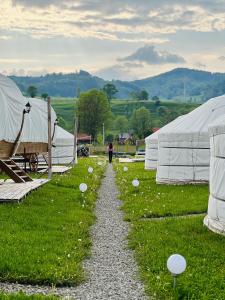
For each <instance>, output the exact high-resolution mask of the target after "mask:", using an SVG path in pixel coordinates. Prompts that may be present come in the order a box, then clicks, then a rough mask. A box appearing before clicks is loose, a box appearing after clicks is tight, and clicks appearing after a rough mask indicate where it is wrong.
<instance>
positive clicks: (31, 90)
mask: <svg viewBox="0 0 225 300" xmlns="http://www.w3.org/2000/svg"><path fill="white" fill-rule="evenodd" d="M27 94H28V96H30V97H31V98H34V97H35V96H36V95H37V88H36V86H34V85H30V86H29V87H28V89H27Z"/></svg>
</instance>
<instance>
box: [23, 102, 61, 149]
mask: <svg viewBox="0 0 225 300" xmlns="http://www.w3.org/2000/svg"><path fill="white" fill-rule="evenodd" d="M25 102H26V103H27V102H29V103H30V105H31V110H30V113H29V114H28V115H27V116H26V117H25V122H24V128H23V132H22V135H21V142H25V141H26V142H27V141H28V142H36V143H48V104H47V102H46V101H44V100H41V99H38V98H25ZM56 119H57V116H56V113H55V111H54V109H53V108H51V121H52V134H53V132H54V126H55V121H56Z"/></svg>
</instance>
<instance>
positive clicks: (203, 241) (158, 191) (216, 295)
mask: <svg viewBox="0 0 225 300" xmlns="http://www.w3.org/2000/svg"><path fill="white" fill-rule="evenodd" d="M114 166H115V169H116V171H117V183H118V185H119V187H120V191H121V199H122V200H123V203H124V204H123V210H124V212H125V218H126V219H127V220H129V221H131V231H130V233H129V237H128V239H129V247H130V248H131V249H133V250H134V252H135V258H136V260H137V263H138V265H139V271H140V276H141V278H142V280H143V282H144V283H145V289H146V292H147V294H148V295H149V297H150V299H153V300H172V299H174V300H178V299H179V300H181V299H185V300H188V299H192V300H213V299H217V300H222V299H225V251H224V247H225V237H224V236H220V235H217V234H215V233H212V232H211V231H209V230H208V229H207V228H206V227H204V226H203V217H204V216H203V215H194V216H189V217H182V218H181V217H179V216H180V215H185V214H193V213H198V212H205V211H206V209H207V204H208V187H207V186H188V185H185V186H169V185H156V184H155V172H152V171H145V170H144V166H143V164H142V163H136V164H127V166H128V168H129V171H128V172H127V173H126V172H124V171H123V166H124V164H120V165H119V164H117V163H115V164H114ZM135 177H136V178H138V179H139V180H140V187H139V188H138V190H135V189H134V188H133V187H132V186H131V181H132V180H133V179H134V178H135ZM166 216H170V217H169V218H158V219H155V218H154V217H166ZM173 216H176V217H173ZM174 253H179V254H181V255H183V256H184V257H185V258H186V260H187V269H186V271H185V272H184V273H183V274H182V275H180V276H179V277H178V279H177V283H178V284H177V288H176V289H175V290H174V289H173V286H172V283H173V280H172V276H171V274H170V273H169V271H168V270H167V267H166V262H167V259H168V258H169V256H170V255H172V254H174Z"/></svg>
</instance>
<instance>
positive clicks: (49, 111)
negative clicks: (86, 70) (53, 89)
mask: <svg viewBox="0 0 225 300" xmlns="http://www.w3.org/2000/svg"><path fill="white" fill-rule="evenodd" d="M47 101H48V179H49V180H50V179H52V116H51V98H50V97H48V98H47Z"/></svg>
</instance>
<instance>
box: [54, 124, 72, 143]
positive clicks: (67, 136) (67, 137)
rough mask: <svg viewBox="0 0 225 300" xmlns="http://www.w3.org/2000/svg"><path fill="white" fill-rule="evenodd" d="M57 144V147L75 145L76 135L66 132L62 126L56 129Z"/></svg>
mask: <svg viewBox="0 0 225 300" xmlns="http://www.w3.org/2000/svg"><path fill="white" fill-rule="evenodd" d="M55 139H56V141H55V144H56V146H57V145H68V144H69V145H73V142H74V135H73V134H71V133H70V132H68V131H66V130H65V129H63V128H62V127H60V126H57V127H56V136H55Z"/></svg>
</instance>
